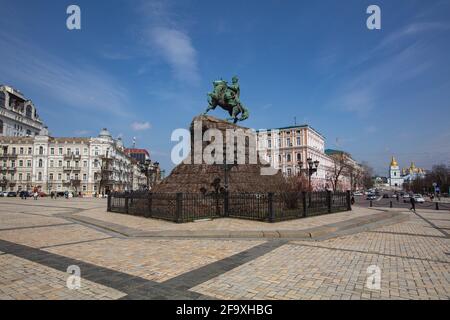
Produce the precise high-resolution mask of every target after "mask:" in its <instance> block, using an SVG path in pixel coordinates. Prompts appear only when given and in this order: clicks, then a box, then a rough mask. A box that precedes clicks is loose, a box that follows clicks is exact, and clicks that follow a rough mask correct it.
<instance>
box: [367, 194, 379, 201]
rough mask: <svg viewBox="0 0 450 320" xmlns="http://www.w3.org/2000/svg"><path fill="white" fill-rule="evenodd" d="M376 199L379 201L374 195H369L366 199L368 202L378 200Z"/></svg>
mask: <svg viewBox="0 0 450 320" xmlns="http://www.w3.org/2000/svg"><path fill="white" fill-rule="evenodd" d="M376 199H377V196H376V195H374V194H369V195H368V196H367V198H366V200H376Z"/></svg>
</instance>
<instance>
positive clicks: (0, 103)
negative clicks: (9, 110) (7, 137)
mask: <svg viewBox="0 0 450 320" xmlns="http://www.w3.org/2000/svg"><path fill="white" fill-rule="evenodd" d="M5 101H6V97H5V93H4V92H0V107H3V108H4V107H5ZM1 123H2V121H1V120H0V125H1ZM0 129H1V127H0ZM0 133H2V131H1V130H0Z"/></svg>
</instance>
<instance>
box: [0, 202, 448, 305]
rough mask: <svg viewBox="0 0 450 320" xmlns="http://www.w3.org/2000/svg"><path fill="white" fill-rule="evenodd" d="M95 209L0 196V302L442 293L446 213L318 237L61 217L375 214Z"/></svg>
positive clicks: (260, 226)
mask: <svg viewBox="0 0 450 320" xmlns="http://www.w3.org/2000/svg"><path fill="white" fill-rule="evenodd" d="M105 207H106V200H105V199H69V200H65V199H59V200H51V199H39V200H37V201H34V200H31V199H29V200H26V201H23V200H20V199H9V198H8V199H5V198H0V270H1V272H0V299H449V298H450V264H449V263H450V240H449V235H448V232H449V231H450V230H449V228H450V212H449V211H434V210H418V212H417V214H414V213H410V212H408V214H409V215H410V219H409V220H407V221H404V222H400V223H396V224H393V225H385V226H380V227H377V228H375V229H372V230H370V231H367V230H366V231H362V232H359V233H354V234H349V235H345V236H340V237H336V238H332V239H328V240H323V241H306V240H295V241H293V240H291V241H288V240H281V239H277V240H276V239H273V240H267V239H258V240H251V239H248V240H247V239H234V240H231V239H228V240H225V239H164V238H160V239H150V238H145V237H144V238H129V237H125V236H123V235H121V234H117V233H115V232H112V231H110V230H107V229H102V228H100V227H96V226H92V225H89V224H87V223H81V222H77V221H76V220H73V219H70V216H73V215H75V216H77V215H78V216H85V217H90V218H93V219H97V220H102V221H105V222H110V223H115V224H119V225H123V226H126V227H129V228H136V229H139V230H143V231H151V230H225V229H228V230H246V229H248V230H271V229H273V228H275V227H276V228H288V229H291V230H298V229H306V228H310V227H316V226H321V225H324V224H330V223H336V222H340V221H345V220H349V219H351V218H355V217H360V216H361V217H362V216H365V215H370V214H372V215H373V214H374V213H376V212H377V211H375V210H372V209H367V208H366V209H363V208H358V207H355V208H354V210H353V211H352V212H347V213H338V214H332V215H325V216H320V217H311V218H307V219H300V220H296V221H287V222H282V223H277V224H266V223H260V222H252V221H244V220H234V219H222V220H215V221H207V222H198V223H190V224H183V225H180V224H172V223H168V222H164V221H158V220H151V219H145V218H141V217H133V216H127V215H120V214H114V213H106V212H105V209H104V208H105ZM398 210H399V209H398ZM403 211H404V210H403ZM71 265H76V266H79V267H80V270H81V287H80V288H79V289H72V290H70V289H68V288H67V286H66V281H67V279H68V277H69V276H70V275H69V273H67V268H68V267H69V266H71ZM370 266H376V267H377V268H379V270H377V271H379V272H380V286H379V288H377V287H376V286H375V287H374V286H373V285H372V286H370V283H369V286H368V282H367V281H368V279H369V280H371V281H372V280H374V279H375V282H374V283H376V279H377V278H376V276H377V274H375V275H372V273H371V272H368V268H369V267H370ZM369 282H370V281H369ZM369 288H371V289H369Z"/></svg>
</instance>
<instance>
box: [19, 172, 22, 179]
mask: <svg viewBox="0 0 450 320" xmlns="http://www.w3.org/2000/svg"><path fill="white" fill-rule="evenodd" d="M19 180H20V181H22V174H21V173H19Z"/></svg>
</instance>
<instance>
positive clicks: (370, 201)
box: [369, 200, 373, 208]
mask: <svg viewBox="0 0 450 320" xmlns="http://www.w3.org/2000/svg"><path fill="white" fill-rule="evenodd" d="M369 206H370V207H371V208H372V206H373V204H372V200H370V205H369Z"/></svg>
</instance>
